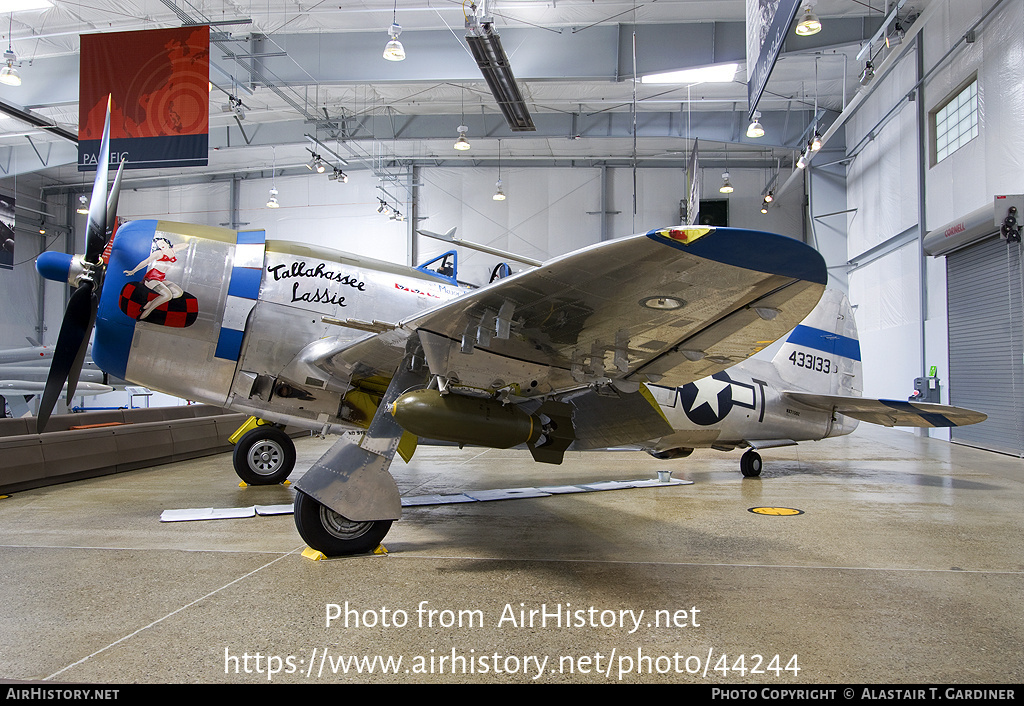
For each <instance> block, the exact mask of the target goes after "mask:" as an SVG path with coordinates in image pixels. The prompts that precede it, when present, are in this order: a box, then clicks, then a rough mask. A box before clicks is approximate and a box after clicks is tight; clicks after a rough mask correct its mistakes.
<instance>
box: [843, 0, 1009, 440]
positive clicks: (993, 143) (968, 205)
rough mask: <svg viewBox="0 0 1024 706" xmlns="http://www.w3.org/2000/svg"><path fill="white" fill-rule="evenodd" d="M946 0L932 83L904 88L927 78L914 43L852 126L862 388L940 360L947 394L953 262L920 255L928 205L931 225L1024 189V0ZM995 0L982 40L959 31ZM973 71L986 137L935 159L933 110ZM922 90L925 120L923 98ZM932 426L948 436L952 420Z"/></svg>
mask: <svg viewBox="0 0 1024 706" xmlns="http://www.w3.org/2000/svg"><path fill="white" fill-rule="evenodd" d="M937 1H938V2H941V3H942V4H941V6H940V7H939V8H938V9H937V11H936V14H935V15H934V16H933V17H932V18H931V20H930V21H929V22H928V24H927V25H926V26H925V27H924V30H923V33H922V35H921V44H919V45H918V46H923V75H927V76H928V80H927V81H926V82H925V83H924V85H923V91H922V92H921V93H919V94H917V95H916V96H915V99H916V100H914V101H909V100H907V99H906V98H905V96H906V94H907V93H908V92H909V91H910V90H911V88H912V87H913V86H914V84H915V83H916V82H917V80H918V68H917V55H916V47H914V48H911V49H910V50H908V52H907V54H906V56H905V57H904V58H903V59H902V60H901V62H900V63H899V64H898V65H897V66H896V67H895V68H894V70H893V71H892V72H891V73H890V74H889V75H888V76H887V77H885V79H884V81H883V82H882V83H881V84H880V85H879V86H877V87H876V88H875V90H874V93H873V94H872V95H871V96H870V98H869V99H868V100H867V101H865V103H864V105H863V106H862V108H861V109H860V110H859V112H857V113H856V114H855V115H854V116H853V117H852V118H851V119H850V120H849V121H848V122H847V125H846V129H847V133H846V143H847V145H848V149H849V150H850V154H851V155H853V156H854V159H853V161H852V162H851V164H850V166H849V171H848V198H849V208H851V209H854V211H855V212H854V213H852V214H851V215H850V216H849V223H848V228H849V240H848V252H849V259H850V260H851V261H852V262H855V263H857V264H856V265H855V266H854V267H853V268H852V270H851V272H850V275H849V280H850V294H851V301H852V302H853V304H855V305H856V306H857V322H858V326H859V329H860V335H861V351H862V357H863V361H864V378H865V385H864V394H865V396H882V397H892V398H901V397H903V396H904V395H906V394H909V393H910V391H911V390H912V384H913V379H914V378H915V377H917V376H919V375H922V374H924V373H925V372H926V370H927V368H928V366H931V365H935V366H937V368H938V375H939V377H940V379H941V381H942V392H943V402H948V399H949V398H948V390H949V364H948V349H949V343H948V329H947V326H948V322H947V316H946V311H947V309H946V302H947V298H946V291H947V290H946V262H945V258H942V257H939V258H933V257H922V256H921V254H920V253H921V251H920V243H919V240H918V236H919V235H921V237H923V234H921V229H920V227H919V225H920V224H919V221H920V220H921V219H920V212H921V211H922V210H923V212H924V224H923V230H924V232H925V233H927V231H929V230H931V229H934V228H937V227H939V226H941V225H943V224H946V223H948V222H950V221H953V220H955V219H958V218H960V217H962V216H964V215H966V214H968V213H970V212H971V211H973V210H975V209H977V208H979V207H981V206H984V205H986V204H989V203H991V202H992V198H993V196H994V195H995V194H1000V193H1003V194H1005V193H1024V170H1022V166H1024V165H1022V162H1024V135H1022V134H1021V133H1020V132H1019V130H1017V127H1016V125H1017V123H1018V122H1019V121H1020V116H1021V115H1024V82H1022V81H1021V72H1022V70H1024V4H1022V3H1020V2H1007V1H1003V2H1000V3H996V2H991V1H988V2H982V1H981V0H970V1H969V2H963V1H961V0H937ZM997 4H998V7H997V8H996V10H995V11H994V12H993V14H991V15H990V16H989V17H988V19H987V20H986V21H985V22H984V23H983V24H982V25H981V26H980V27H979V28H978V31H977V32H976V35H975V38H974V41H973V42H969V43H968V42H964V41H961V39H962V38H963V37H964V35H965V33H966V32H967V31H968V30H969V29H970V28H971V27H972V26H973V25H974V24H975V23H976V22H977V21H978V20H979V18H981V17H982V15H983V13H985V12H986V11H988V10H989V9H990V8H992V7H993V6H995V5H997ZM954 47H955V48H954ZM951 48H953V51H952V52H951V53H949V55H948V56H946V55H947V52H949V51H950V49H951ZM929 74H930V75H929ZM975 75H976V76H977V79H978V109H979V116H978V123H979V130H978V136H977V137H976V138H975V139H973V140H971V141H970V142H968V143H967V144H966V145H964V146H962V147H961V148H960V149H958V150H957V151H956V152H954V153H952V154H951V155H950V156H949V157H947V158H946V159H944V160H943V161H941V162H938V163H937V164H932V158H931V155H930V149H929V147H930V142H929V141H930V140H932V139H933V136H932V129H931V125H930V119H929V114H930V113H931V111H934V110H935V109H936V108H937V107H939V106H941V104H942V102H943V101H944V100H945V99H947V97H949V96H950V95H951V93H952V92H953V91H954V89H956V88H957V87H959V86H961V84H963V83H964V82H965V81H966V80H967V79H969V78H971V77H972V76H975ZM922 99H923V110H922V111H921V112H923V119H922V116H921V115H919V105H920V104H919V103H918V102H917V101H918V100H922ZM894 108H895V111H894V112H893V114H892V115H891V116H889V117H888V118H885V116H886V115H887V114H888V113H889V112H890V111H891V110H893V109H894ZM871 133H873V138H872V137H869V135H870V134H871ZM862 141H863V144H861V143H862ZM922 147H923V152H922V153H921V154H919V151H921V148H922ZM922 164H923V165H924V167H923V172H924V184H923V189H922V188H921V187H922V185H921V184H920V181H921V179H920V176H921V171H922V169H921V167H920V166H919V165H922ZM931 434H932V435H933V436H939V437H942V438H949V435H948V431H946V430H931Z"/></svg>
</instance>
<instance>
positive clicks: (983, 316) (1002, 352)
mask: <svg viewBox="0 0 1024 706" xmlns="http://www.w3.org/2000/svg"><path fill="white" fill-rule="evenodd" d="M946 276H947V283H948V287H949V290H948V291H949V299H948V302H949V304H948V306H949V317H948V321H949V378H950V382H949V399H950V403H951V404H954V405H959V406H963V407H969V408H971V409H976V410H979V411H981V412H984V413H986V414H987V415H988V419H987V420H986V421H984V422H982V423H981V424H976V425H973V426H966V427H956V428H954V429H953V430H952V435H951V438H952V440H953V441H956V442H959V443H964V444H969V445H971V446H978V447H981V448H985V449H990V450H993V451H1001V452H1003V453H1011V454H1014V455H1017V456H1024V272H1022V269H1021V245H1020V244H1019V243H1007V242H1006V241H1005V240H1003V239H1001V238H999V237H991V238H987V239H985V240H983V241H981V242H979V243H977V244H976V245H972V246H970V247H967V248H964V249H962V250H959V251H957V252H954V253H951V254H950V255H949V256H948V257H947V258H946Z"/></svg>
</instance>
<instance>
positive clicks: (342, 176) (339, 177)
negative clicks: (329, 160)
mask: <svg viewBox="0 0 1024 706" xmlns="http://www.w3.org/2000/svg"><path fill="white" fill-rule="evenodd" d="M327 178H328V179H330V180H331V181H340V182H342V183H343V184H347V183H348V174H346V173H345V172H343V171H341V170H340V169H338V168H337V167H335V168H334V171H333V172H331V173H330V174H328V175H327Z"/></svg>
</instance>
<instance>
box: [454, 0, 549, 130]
mask: <svg viewBox="0 0 1024 706" xmlns="http://www.w3.org/2000/svg"><path fill="white" fill-rule="evenodd" d="M481 14H483V13H482V12H481ZM466 29H467V33H466V43H467V44H469V50H470V52H472V54H473V59H475V60H476V64H477V66H479V67H480V72H481V73H482V74H483V75H484V80H485V81H487V86H488V87H489V88H490V89H491V95H493V96H494V100H496V101H497V102H498V107H499V108H500V109H501V113H502V115H504V116H505V122H507V123H508V127H509V129H510V130H512V131H513V132H526V131H530V130H536V129H537V127H536V126H535V125H534V124H533V118H532V117H530V111H529V110H528V109H527V107H526V102H525V101H523V94H522V93H520V92H519V86H518V84H516V77H515V76H513V75H512V67H511V66H510V65H509V61H508V56H506V55H505V49H504V48H503V47H502V46H501V38H500V37H499V36H498V35H497V34H495V32H494V27H493V25H492V23H491V21H490V18H482V19H479V20H478V18H477V17H476V15H475V14H474V15H472V16H470V17H469V18H467V20H466Z"/></svg>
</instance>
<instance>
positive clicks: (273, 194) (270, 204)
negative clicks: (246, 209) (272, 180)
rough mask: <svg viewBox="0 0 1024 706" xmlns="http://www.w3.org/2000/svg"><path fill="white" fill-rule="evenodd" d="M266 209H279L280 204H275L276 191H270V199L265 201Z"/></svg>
mask: <svg viewBox="0 0 1024 706" xmlns="http://www.w3.org/2000/svg"><path fill="white" fill-rule="evenodd" d="M267 208H281V204H279V203H278V202H277V189H271V190H270V198H269V199H267Z"/></svg>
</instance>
